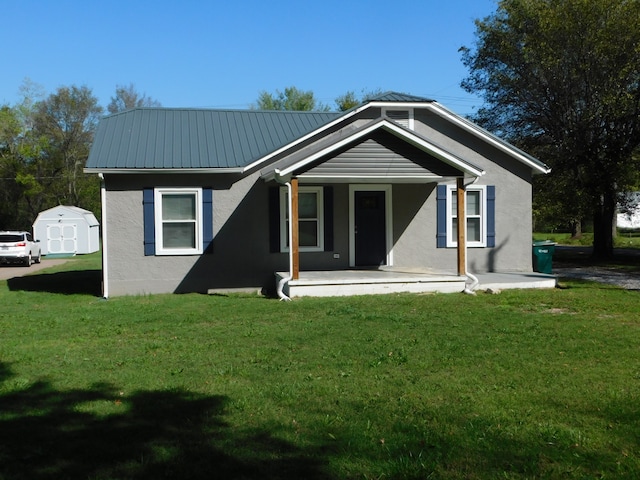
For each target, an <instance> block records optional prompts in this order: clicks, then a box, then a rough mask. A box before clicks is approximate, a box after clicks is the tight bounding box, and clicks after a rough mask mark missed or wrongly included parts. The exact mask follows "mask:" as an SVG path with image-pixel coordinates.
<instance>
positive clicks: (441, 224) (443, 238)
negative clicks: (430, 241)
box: [436, 185, 447, 248]
mask: <svg viewBox="0 0 640 480" xmlns="http://www.w3.org/2000/svg"><path fill="white" fill-rule="evenodd" d="M436 230H437V233H436V247H437V248H446V246H447V186H446V185H438V186H437V187H436Z"/></svg>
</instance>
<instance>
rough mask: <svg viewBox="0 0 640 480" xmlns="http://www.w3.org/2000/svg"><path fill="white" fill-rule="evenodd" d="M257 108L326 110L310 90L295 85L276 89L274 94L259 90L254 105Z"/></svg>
mask: <svg viewBox="0 0 640 480" xmlns="http://www.w3.org/2000/svg"><path fill="white" fill-rule="evenodd" d="M252 108H255V109H257V110H295V111H305V112H308V111H318V112H328V111H329V110H330V109H329V107H328V106H327V105H323V104H322V103H320V102H318V101H317V100H316V99H315V97H314V95H313V92H312V91H311V90H308V91H303V90H299V89H298V88H296V87H287V88H285V89H284V92H281V91H280V90H276V92H275V94H273V93H269V92H266V91H262V92H260V96H259V97H258V100H257V102H256V105H252Z"/></svg>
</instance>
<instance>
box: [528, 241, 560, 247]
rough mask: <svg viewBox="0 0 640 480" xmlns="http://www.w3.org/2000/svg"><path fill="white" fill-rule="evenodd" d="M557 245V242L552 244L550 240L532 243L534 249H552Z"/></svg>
mask: <svg viewBox="0 0 640 480" xmlns="http://www.w3.org/2000/svg"><path fill="white" fill-rule="evenodd" d="M557 244H558V242H553V241H551V240H538V241H537V242H533V246H534V247H552V246H553V245H557Z"/></svg>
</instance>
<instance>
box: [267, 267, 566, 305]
mask: <svg viewBox="0 0 640 480" xmlns="http://www.w3.org/2000/svg"><path fill="white" fill-rule="evenodd" d="M289 276H290V274H289V272H276V274H275V277H276V278H275V280H276V284H278V283H280V282H283V287H282V288H283V292H284V294H285V295H287V296H288V297H289V298H293V297H305V296H312V297H339V296H350V295H382V294H389V293H458V292H463V291H465V289H466V288H467V286H468V285H467V284H468V282H469V280H468V278H467V277H466V276H462V275H453V274H450V273H443V272H435V271H428V270H425V269H406V268H395V267H380V268H371V269H349V270H332V271H302V272H300V273H299V275H298V278H297V279H289V280H288V278H289ZM476 277H477V278H478V282H479V283H478V285H477V286H476V287H475V291H487V290H489V289H490V290H493V291H498V290H507V289H513V288H555V286H556V281H557V280H556V277H555V276H554V275H546V274H543V273H523V272H502V273H495V272H492V273H483V274H476Z"/></svg>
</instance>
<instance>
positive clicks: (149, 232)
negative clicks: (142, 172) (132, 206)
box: [142, 188, 156, 256]
mask: <svg viewBox="0 0 640 480" xmlns="http://www.w3.org/2000/svg"><path fill="white" fill-rule="evenodd" d="M142 216H143V226H144V254H145V256H148V255H155V254H156V222H155V214H154V204H153V188H145V189H143V190H142Z"/></svg>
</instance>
